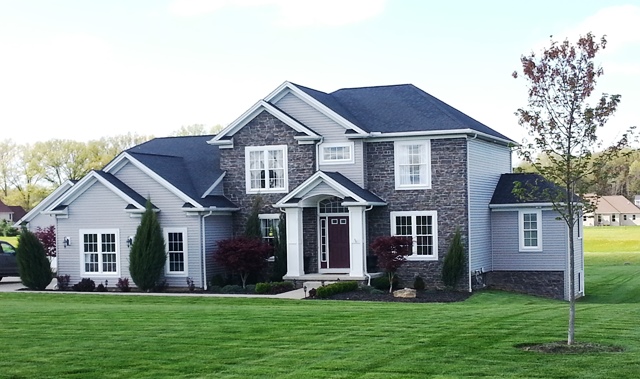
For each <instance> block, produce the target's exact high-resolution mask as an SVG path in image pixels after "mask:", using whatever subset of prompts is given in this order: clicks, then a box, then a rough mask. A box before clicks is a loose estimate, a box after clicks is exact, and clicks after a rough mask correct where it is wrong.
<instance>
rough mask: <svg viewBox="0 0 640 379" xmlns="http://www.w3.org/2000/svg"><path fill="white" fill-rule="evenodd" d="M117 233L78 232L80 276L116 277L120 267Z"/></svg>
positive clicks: (108, 230)
mask: <svg viewBox="0 0 640 379" xmlns="http://www.w3.org/2000/svg"><path fill="white" fill-rule="evenodd" d="M118 247H119V243H118V231H117V230H115V229H105V230H87V229H85V230H80V254H81V262H82V270H81V271H82V275H83V276H84V275H92V274H93V275H95V274H103V275H117V274H118V266H119V265H120V249H119V248H118Z"/></svg>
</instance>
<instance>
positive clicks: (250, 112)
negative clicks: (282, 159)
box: [207, 100, 320, 145]
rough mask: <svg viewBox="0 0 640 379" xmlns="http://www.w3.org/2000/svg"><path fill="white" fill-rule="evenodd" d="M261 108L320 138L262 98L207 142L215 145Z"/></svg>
mask: <svg viewBox="0 0 640 379" xmlns="http://www.w3.org/2000/svg"><path fill="white" fill-rule="evenodd" d="M263 110H265V111H267V112H269V113H271V115H273V116H274V117H276V118H277V119H279V120H280V121H282V122H284V123H285V124H287V125H288V126H289V127H291V128H292V129H293V130H295V131H297V132H300V133H305V134H306V135H308V136H312V137H317V138H320V136H318V135H317V134H315V133H314V132H312V131H311V130H309V129H308V128H307V127H305V126H304V125H302V124H301V123H299V122H298V121H296V120H294V119H292V118H291V117H289V116H288V115H287V114H285V113H284V112H282V111H281V110H279V109H277V108H276V107H274V106H273V105H271V104H269V103H268V102H266V101H264V100H260V101H258V102H257V103H255V104H254V105H253V106H252V107H251V108H249V109H248V110H247V111H246V112H244V113H243V114H242V115H241V116H240V117H238V118H237V119H236V120H235V121H233V122H232V123H231V124H229V126H227V127H226V128H224V129H223V130H222V131H221V132H220V133H218V134H217V135H216V136H215V137H213V138H212V139H211V140H210V141H208V142H207V143H209V144H211V145H215V144H216V143H219V142H218V141H220V139H221V138H222V137H226V136H228V135H233V134H234V133H235V132H236V131H238V130H240V129H242V128H243V127H244V126H245V125H246V124H248V123H249V121H251V120H253V119H254V118H255V117H256V116H257V115H258V114H259V113H260V112H262V111H263Z"/></svg>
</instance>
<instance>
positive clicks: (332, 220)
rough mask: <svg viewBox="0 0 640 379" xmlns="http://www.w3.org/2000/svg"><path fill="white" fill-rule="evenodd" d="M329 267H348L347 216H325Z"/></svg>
mask: <svg viewBox="0 0 640 379" xmlns="http://www.w3.org/2000/svg"><path fill="white" fill-rule="evenodd" d="M327 224H328V225H327V226H328V228H327V229H328V232H329V233H328V234H329V236H328V237H329V238H328V239H329V268H330V269H335V268H349V217H347V216H329V217H327Z"/></svg>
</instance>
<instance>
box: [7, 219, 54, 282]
mask: <svg viewBox="0 0 640 379" xmlns="http://www.w3.org/2000/svg"><path fill="white" fill-rule="evenodd" d="M18 240H19V242H20V243H19V244H18V247H17V249H16V260H17V262H18V271H19V273H20V280H22V284H24V285H25V286H27V288H29V289H31V290H36V291H42V290H44V289H45V288H47V286H48V285H49V283H51V279H53V272H52V271H51V264H50V263H49V260H48V259H47V254H46V252H45V250H44V246H42V243H41V242H40V241H39V240H38V237H36V235H35V234H33V233H32V232H30V231H29V230H27V229H22V231H21V232H20V235H19V237H18Z"/></svg>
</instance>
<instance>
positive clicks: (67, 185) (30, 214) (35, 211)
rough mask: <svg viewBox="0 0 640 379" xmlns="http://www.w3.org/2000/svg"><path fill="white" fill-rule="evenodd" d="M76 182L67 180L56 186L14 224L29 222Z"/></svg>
mask: <svg viewBox="0 0 640 379" xmlns="http://www.w3.org/2000/svg"><path fill="white" fill-rule="evenodd" d="M76 183H77V182H76V181H73V180H67V181H65V182H64V183H62V184H61V185H59V186H58V188H56V189H55V190H54V191H53V192H51V193H50V194H49V195H48V196H47V197H45V198H44V199H42V201H40V202H39V203H38V205H36V206H35V207H33V209H31V210H30V211H29V212H27V214H25V215H24V216H23V217H21V218H20V219H19V220H18V221H16V223H15V225H20V224H23V223H25V222H27V223H28V222H31V220H33V219H34V218H35V217H36V216H37V215H39V214H40V212H42V211H43V210H45V209H46V208H47V207H48V206H49V205H50V204H51V203H53V202H54V201H56V200H57V199H58V198H60V196H62V195H63V194H64V193H65V192H67V191H68V190H69V189H70V188H71V187H73V186H74V185H75V184H76Z"/></svg>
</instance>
